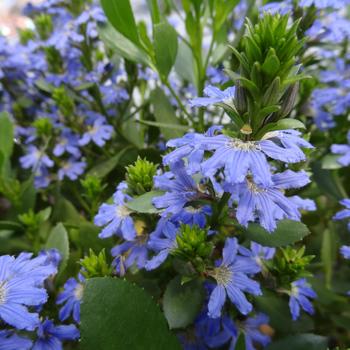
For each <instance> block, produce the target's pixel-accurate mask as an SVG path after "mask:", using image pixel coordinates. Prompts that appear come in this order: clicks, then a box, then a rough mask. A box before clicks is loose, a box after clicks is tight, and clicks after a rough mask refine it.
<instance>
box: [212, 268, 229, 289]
mask: <svg viewBox="0 0 350 350" xmlns="http://www.w3.org/2000/svg"><path fill="white" fill-rule="evenodd" d="M211 276H212V277H214V278H215V279H216V282H217V283H218V284H221V285H223V286H227V285H228V284H229V283H230V282H231V281H232V271H231V270H230V268H229V267H228V266H225V265H224V266H220V267H217V268H215V269H214V270H213V272H212V273H211Z"/></svg>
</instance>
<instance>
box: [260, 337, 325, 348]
mask: <svg viewBox="0 0 350 350" xmlns="http://www.w3.org/2000/svg"><path fill="white" fill-rule="evenodd" d="M327 347H328V338H327V337H322V336H320V335H316V334H293V335H290V336H289V337H286V338H284V339H281V340H278V341H276V342H273V343H272V344H271V345H270V346H268V347H267V348H266V350H281V349H283V350H327Z"/></svg>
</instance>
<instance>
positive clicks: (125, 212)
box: [116, 205, 131, 219]
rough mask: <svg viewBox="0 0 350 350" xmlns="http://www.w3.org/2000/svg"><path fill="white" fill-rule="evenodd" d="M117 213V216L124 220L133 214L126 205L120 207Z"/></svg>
mask: <svg viewBox="0 0 350 350" xmlns="http://www.w3.org/2000/svg"><path fill="white" fill-rule="evenodd" d="M116 212H117V216H118V217H120V218H122V219H125V218H126V217H128V216H129V215H130V214H131V210H130V209H129V208H127V207H126V206H125V205H118V206H117V209H116Z"/></svg>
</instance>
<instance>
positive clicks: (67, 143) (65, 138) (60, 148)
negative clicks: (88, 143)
mask: <svg viewBox="0 0 350 350" xmlns="http://www.w3.org/2000/svg"><path fill="white" fill-rule="evenodd" d="M59 140H60V141H59V142H58V143H57V144H56V146H55V148H54V149H53V154H54V155H55V156H56V157H60V156H61V155H63V153H65V152H68V153H70V154H71V155H72V156H74V157H76V158H79V157H80V150H79V145H78V140H79V139H78V136H77V135H75V134H73V133H72V131H71V130H70V129H68V128H65V129H63V131H62V134H61V136H60V138H59Z"/></svg>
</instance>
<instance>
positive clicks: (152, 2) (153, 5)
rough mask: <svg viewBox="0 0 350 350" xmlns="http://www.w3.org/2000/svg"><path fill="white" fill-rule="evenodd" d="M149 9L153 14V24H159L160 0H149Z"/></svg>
mask: <svg viewBox="0 0 350 350" xmlns="http://www.w3.org/2000/svg"><path fill="white" fill-rule="evenodd" d="M147 5H148V8H149V10H150V12H151V16H152V23H153V24H157V23H159V22H160V13H159V6H158V0H147Z"/></svg>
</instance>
